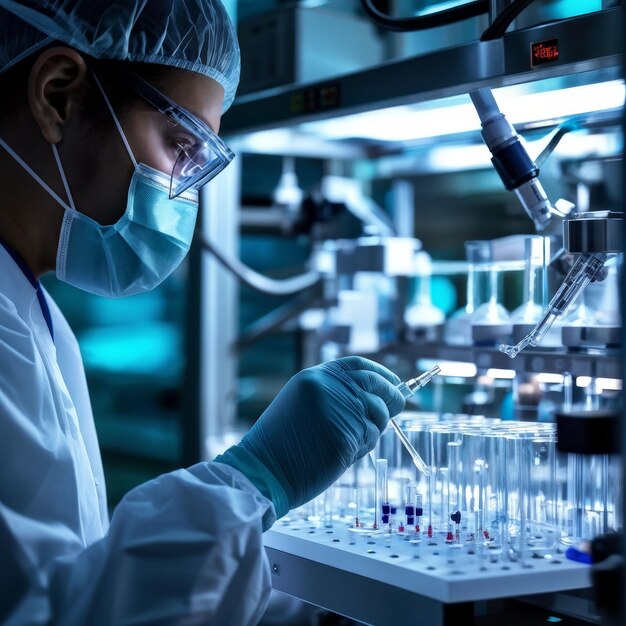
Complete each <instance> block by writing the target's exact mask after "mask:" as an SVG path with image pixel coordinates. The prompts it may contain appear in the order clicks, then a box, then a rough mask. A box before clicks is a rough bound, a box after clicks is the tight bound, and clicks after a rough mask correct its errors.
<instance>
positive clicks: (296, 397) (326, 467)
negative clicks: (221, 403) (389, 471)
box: [215, 356, 404, 517]
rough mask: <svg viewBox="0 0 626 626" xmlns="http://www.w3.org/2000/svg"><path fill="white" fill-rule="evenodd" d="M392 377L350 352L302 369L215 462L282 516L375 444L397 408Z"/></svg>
mask: <svg viewBox="0 0 626 626" xmlns="http://www.w3.org/2000/svg"><path fill="white" fill-rule="evenodd" d="M399 383H400V379H399V378H398V377H397V376H396V375H395V374H393V373H392V372H390V371H389V370H388V369H386V368H384V367H383V366H382V365H378V364H377V363H374V362H373V361H369V360H368V359H363V358H361V357H354V356H353V357H346V358H343V359H338V360H336V361H329V362H328V363H323V364H322V365H318V366H316V367H311V368H309V369H306V370H303V371H302V372H300V373H299V374H296V375H295V376H294V377H293V378H292V379H291V380H290V381H289V382H288V383H287V384H286V385H285V387H284V388H283V389H282V390H281V392H280V393H279V394H278V396H276V398H275V399H274V401H273V402H272V404H270V406H269V407H268V408H267V410H266V411H265V412H264V413H263V415H261V417H260V418H259V419H258V421H257V422H256V424H255V425H254V426H253V427H252V428H251V429H250V431H249V432H248V433H247V434H246V435H245V436H244V438H243V439H242V440H241V442H240V443H239V444H237V445H235V446H232V447H231V448H229V449H228V450H226V452H225V453H224V454H222V455H220V456H218V457H217V458H216V459H215V460H216V461H217V462H219V463H226V464H228V465H231V466H232V467H234V468H235V469H237V470H239V471H241V472H242V473H243V474H244V475H245V476H247V478H248V479H249V480H250V481H251V482H252V483H253V484H254V485H255V486H256V487H257V488H258V489H259V491H260V492H261V493H262V494H263V495H265V496H266V497H267V498H269V499H270V500H271V501H272V502H273V503H274V508H275V509H276V515H277V516H278V517H282V516H283V515H285V514H286V513H287V511H289V509H292V508H295V507H297V506H300V505H301V504H304V503H305V502H308V501H309V500H311V499H312V498H314V497H315V496H317V495H319V494H320V493H322V491H324V490H325V489H327V488H328V487H330V485H332V484H333V483H334V482H335V481H336V480H337V478H339V476H341V474H343V473H344V472H345V471H346V470H347V469H348V468H349V467H350V466H351V465H352V464H353V463H354V462H355V461H356V460H357V459H360V458H361V457H362V456H364V455H365V454H367V453H368V452H369V451H370V450H371V449H372V448H374V446H375V445H376V442H377V441H378V438H379V437H380V435H381V433H382V432H383V431H384V430H385V427H386V426H387V422H388V421H389V417H390V416H394V415H397V414H398V413H399V412H400V411H401V410H402V409H403V408H404V398H403V396H402V394H401V393H400V392H399V391H398V390H397V389H396V388H395V386H396V385H397V384H399Z"/></svg>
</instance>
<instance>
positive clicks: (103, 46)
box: [0, 0, 240, 111]
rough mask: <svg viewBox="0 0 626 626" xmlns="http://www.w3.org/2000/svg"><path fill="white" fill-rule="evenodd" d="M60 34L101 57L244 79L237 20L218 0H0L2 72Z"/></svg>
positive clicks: (230, 82)
mask: <svg viewBox="0 0 626 626" xmlns="http://www.w3.org/2000/svg"><path fill="white" fill-rule="evenodd" d="M53 41H60V42H62V43H65V44H67V45H68V46H71V47H72V48H76V49H77V50H79V51H81V52H84V53H85V54H88V55H90V56H92V57H95V58H96V59H115V60H120V61H134V62H140V63H158V64H161V65H168V66H171V67H178V68H182V69H185V70H190V71H192V72H197V73H199V74H203V75H204V76H208V77H210V78H212V79H213V80H215V81H217V82H218V83H219V84H220V85H221V86H222V87H223V88H224V106H223V109H222V110H223V111H226V109H228V107H229V106H230V105H231V103H232V101H233V99H234V97H235V91H236V90H237V84H238V83H239V67H240V56H239V45H238V43H237V34H236V31H235V27H234V26H233V23H232V22H231V20H230V18H229V17H228V13H227V12H226V9H225V8H224V5H223V4H222V3H221V2H220V0H158V1H157V0H0V73H2V72H5V71H6V70H7V69H9V68H10V67H12V66H13V65H15V64H16V63H18V62H19V61H21V60H22V59H24V58H26V57H27V56H29V55H31V54H33V53H34V52H36V51H37V50H39V49H40V48H42V47H44V46H46V45H48V44H49V43H52V42H53Z"/></svg>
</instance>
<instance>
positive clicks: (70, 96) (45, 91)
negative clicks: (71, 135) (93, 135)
mask: <svg viewBox="0 0 626 626" xmlns="http://www.w3.org/2000/svg"><path fill="white" fill-rule="evenodd" d="M86 80H87V64H86V63H85V60H84V59H83V57H82V56H81V55H80V54H79V53H78V52H76V50H74V49H72V48H67V47H54V48H48V49H47V50H44V51H43V52H42V53H41V54H40V55H39V56H38V57H37V59H36V61H35V63H34V65H33V67H32V68H31V71H30V75H29V78H28V104H29V106H30V110H31V112H32V114H33V117H34V118H35V121H36V122H37V125H38V126H39V129H40V130H41V134H42V135H43V136H44V138H45V140H46V141H48V142H50V143H59V141H61V139H62V138H63V127H64V125H65V124H66V123H67V121H68V119H69V118H70V116H71V115H72V114H75V112H76V111H77V110H78V105H79V102H80V100H81V98H82V96H83V93H84V87H85V83H86Z"/></svg>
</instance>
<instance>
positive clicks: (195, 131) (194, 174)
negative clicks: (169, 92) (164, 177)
mask: <svg viewBox="0 0 626 626" xmlns="http://www.w3.org/2000/svg"><path fill="white" fill-rule="evenodd" d="M117 77H118V78H122V79H123V82H124V83H125V84H126V85H127V86H128V87H129V88H130V89H131V90H132V91H134V92H135V93H136V94H137V95H138V96H140V97H141V98H142V99H143V100H145V101H146V102H147V103H148V104H150V105H152V106H153V107H154V108H156V109H157V110H158V111H160V112H161V113H163V114H164V115H166V116H167V118H168V122H169V123H170V124H171V125H172V126H180V127H181V128H183V129H184V130H185V131H186V132H187V133H189V134H190V135H191V136H192V137H193V138H194V139H195V142H194V143H193V145H189V146H187V145H185V146H180V149H179V152H178V156H177V158H176V162H175V163H174V167H173V169H172V176H171V181H170V198H175V197H176V196H179V195H180V194H181V193H183V192H184V191H187V190H188V189H198V188H199V187H201V186H202V185H204V184H205V183H207V182H209V181H210V180H211V179H212V178H214V177H215V176H217V175H218V174H219V173H220V172H221V171H222V170H223V169H224V168H225V167H226V166H227V165H228V164H229V163H230V162H231V161H232V160H233V159H234V157H235V153H234V152H233V151H232V150H231V149H230V148H229V147H228V146H227V145H226V144H225V143H224V142H223V141H222V140H221V139H220V138H219V137H218V136H217V135H216V134H215V133H214V132H213V131H212V130H211V128H210V127H209V126H208V125H207V124H206V123H205V122H203V121H202V120H201V119H199V118H198V117H197V116H195V115H194V114H193V113H190V112H189V111H187V110H186V109H184V108H183V107H181V106H179V105H178V104H176V103H175V102H174V101H173V100H170V99H169V98H168V97H167V96H165V95H164V94H162V93H161V92H160V91H159V90H158V89H156V87H153V86H152V85H151V84H150V83H148V82H146V81H145V80H144V79H143V78H141V77H140V76H138V75H137V74H135V73H134V72H131V71H130V70H123V71H122V72H119V73H118V74H117Z"/></svg>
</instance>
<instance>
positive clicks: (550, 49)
mask: <svg viewBox="0 0 626 626" xmlns="http://www.w3.org/2000/svg"><path fill="white" fill-rule="evenodd" d="M558 60H559V40H558V39H548V40H546V41H538V42H537V43H531V44H530V66H531V67H536V66H537V65H544V64H545V63H552V62H554V61H558Z"/></svg>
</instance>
